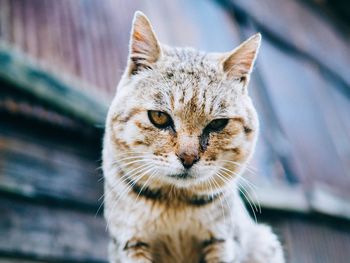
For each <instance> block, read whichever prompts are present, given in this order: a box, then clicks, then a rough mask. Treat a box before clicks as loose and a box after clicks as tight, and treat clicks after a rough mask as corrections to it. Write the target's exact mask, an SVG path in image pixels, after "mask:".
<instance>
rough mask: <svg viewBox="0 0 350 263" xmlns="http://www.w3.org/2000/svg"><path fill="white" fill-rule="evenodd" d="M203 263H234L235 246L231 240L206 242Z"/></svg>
mask: <svg viewBox="0 0 350 263" xmlns="http://www.w3.org/2000/svg"><path fill="white" fill-rule="evenodd" d="M202 253H203V256H202V259H201V263H234V262H235V253H234V244H233V240H231V239H226V240H224V239H214V238H213V239H210V240H208V241H205V242H204V247H203V250H202Z"/></svg>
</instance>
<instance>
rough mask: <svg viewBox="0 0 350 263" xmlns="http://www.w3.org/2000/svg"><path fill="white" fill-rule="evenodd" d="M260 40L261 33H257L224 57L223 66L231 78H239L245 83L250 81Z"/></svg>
mask: <svg viewBox="0 0 350 263" xmlns="http://www.w3.org/2000/svg"><path fill="white" fill-rule="evenodd" d="M260 42H261V35H260V33H257V34H255V35H253V36H252V37H250V38H249V39H248V40H246V41H245V42H243V43H242V44H241V45H240V46H239V47H237V48H235V49H234V50H233V51H232V52H230V53H229V54H228V55H226V56H225V57H224V58H223V60H222V67H223V70H224V71H225V73H226V74H227V76H228V77H229V78H230V79H235V80H238V81H240V82H242V83H243V85H246V84H247V83H248V81H249V75H250V73H251V72H252V70H253V67H254V62H255V59H256V56H257V54H258V51H259V47H260Z"/></svg>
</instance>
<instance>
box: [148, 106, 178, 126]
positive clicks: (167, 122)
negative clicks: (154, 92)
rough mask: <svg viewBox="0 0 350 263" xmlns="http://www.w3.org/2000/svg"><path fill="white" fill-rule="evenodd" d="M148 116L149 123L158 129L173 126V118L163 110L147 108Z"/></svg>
mask: <svg viewBox="0 0 350 263" xmlns="http://www.w3.org/2000/svg"><path fill="white" fill-rule="evenodd" d="M148 118H149V120H150V121H151V123H152V124H153V125H154V126H156V127H157V128H159V129H165V128H168V127H172V126H173V120H172V119H171V117H170V116H169V114H167V113H165V112H163V111H156V110H149V111H148Z"/></svg>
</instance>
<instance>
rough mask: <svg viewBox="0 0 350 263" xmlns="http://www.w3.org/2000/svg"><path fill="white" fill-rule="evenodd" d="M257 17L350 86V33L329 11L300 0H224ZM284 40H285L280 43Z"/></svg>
mask: <svg viewBox="0 0 350 263" xmlns="http://www.w3.org/2000/svg"><path fill="white" fill-rule="evenodd" d="M221 2H224V3H228V2H229V3H231V4H232V5H233V6H234V7H235V8H236V9H239V10H241V11H242V13H241V15H242V16H244V15H246V16H247V17H250V18H252V19H253V21H254V23H255V24H256V26H257V27H258V28H259V30H261V31H264V32H263V33H265V34H266V35H270V37H272V38H274V41H276V43H278V44H283V45H284V46H285V47H288V46H289V47H290V48H292V49H295V50H298V51H299V52H301V53H302V56H303V57H304V58H307V59H311V60H312V61H314V62H316V63H318V64H319V65H321V66H322V67H323V68H325V69H327V70H328V71H329V72H331V73H332V74H334V75H335V76H338V77H340V78H341V79H342V80H343V81H344V82H345V83H346V84H345V83H344V84H345V85H346V86H347V89H349V87H350V75H349V74H348V70H347V68H348V67H349V65H350V45H349V36H346V35H344V34H342V32H340V31H339V30H338V29H337V27H336V23H334V21H331V20H330V18H329V17H327V16H326V14H325V13H321V12H320V10H315V9H312V8H310V6H308V5H305V4H303V3H302V2H301V1H297V0H292V1H290V0H282V1H281V0H267V1H257V0H238V1H236V0H223V1H221ZM279 42H283V43H279Z"/></svg>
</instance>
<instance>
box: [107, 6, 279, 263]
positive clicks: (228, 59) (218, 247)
mask: <svg viewBox="0 0 350 263" xmlns="http://www.w3.org/2000/svg"><path fill="white" fill-rule="evenodd" d="M260 42H261V36H260V34H256V35H254V36H252V37H251V38H249V39H248V40H247V41H245V42H244V43H243V44H241V45H240V46H239V47H237V48H236V49H234V50H233V51H232V52H228V53H204V52H199V51H196V50H194V49H192V48H173V47H169V46H166V45H163V44H160V43H159V41H158V40H157V37H156V35H155V33H154V31H153V29H152V26H151V24H150V22H149V20H148V18H147V17H146V16H145V15H144V14H143V13H141V12H140V11H137V12H136V13H135V16H134V20H133V27H132V32H131V39H130V51H129V58H128V64H127V67H126V70H125V72H124V74H123V76H122V78H121V80H120V82H119V85H118V88H117V92H116V95H115V97H114V99H113V101H112V103H111V106H110V108H109V112H108V115H107V120H106V129H105V136H104V146H103V173H104V178H105V197H104V203H105V207H104V215H105V218H106V221H107V226H108V230H109V233H110V237H111V241H110V245H109V256H110V262H113V263H117V262H120V263H132V262H134V263H136V262H137V263H146V262H147V263H150V262H155V263H204V262H206V263H219V262H221V263H222V262H225V263H282V262H284V256H283V250H282V247H281V244H280V242H279V241H278V239H277V237H276V236H275V235H274V234H273V233H272V231H271V229H270V227H268V226H266V225H261V224H257V223H256V222H255V221H254V220H252V219H251V217H250V216H249V214H248V212H247V211H246V208H245V206H244V204H243V202H242V200H241V198H240V196H239V194H238V191H237V180H238V178H239V177H241V173H242V171H243V170H244V168H245V167H246V165H247V162H248V161H249V159H250V157H251V155H252V153H253V152H254V147H255V144H256V140H257V134H258V130H259V122H258V117H257V113H256V111H255V109H254V106H253V104H252V101H251V99H250V97H249V96H248V88H247V86H248V83H249V78H250V73H251V71H252V68H253V66H254V61H255V59H256V56H257V53H258V49H259V46H260Z"/></svg>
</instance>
